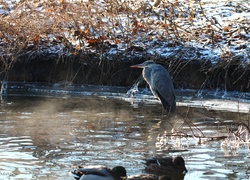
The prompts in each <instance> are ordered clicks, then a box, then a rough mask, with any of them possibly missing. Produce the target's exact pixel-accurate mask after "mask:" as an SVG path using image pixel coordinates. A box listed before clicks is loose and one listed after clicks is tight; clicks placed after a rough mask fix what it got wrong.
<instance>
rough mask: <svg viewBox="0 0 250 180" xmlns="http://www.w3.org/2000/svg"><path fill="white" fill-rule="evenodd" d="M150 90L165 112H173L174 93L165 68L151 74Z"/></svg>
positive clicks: (174, 103)
mask: <svg viewBox="0 0 250 180" xmlns="http://www.w3.org/2000/svg"><path fill="white" fill-rule="evenodd" d="M152 77H153V79H154V80H153V81H151V90H152V92H153V94H154V95H155V96H157V97H158V98H159V99H160V100H161V102H162V105H163V107H164V108H165V109H166V110H167V111H175V108H176V102H175V93H174V86H173V82H172V79H171V77H170V75H169V73H168V72H167V70H166V69H165V68H163V69H158V70H157V71H155V72H154V73H153V74H152Z"/></svg>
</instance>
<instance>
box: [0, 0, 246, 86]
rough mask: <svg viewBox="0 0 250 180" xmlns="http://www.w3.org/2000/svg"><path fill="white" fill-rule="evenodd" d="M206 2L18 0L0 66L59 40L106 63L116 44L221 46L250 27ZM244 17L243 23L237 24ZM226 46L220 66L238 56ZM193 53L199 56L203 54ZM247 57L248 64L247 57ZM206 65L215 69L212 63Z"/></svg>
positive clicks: (3, 26) (5, 21)
mask: <svg viewBox="0 0 250 180" xmlns="http://www.w3.org/2000/svg"><path fill="white" fill-rule="evenodd" d="M2 4H3V7H2V9H9V5H8V4H6V3H4V2H2ZM203 5H204V4H202V2H201V1H178V0H175V1H170V0H162V1H156V2H155V3H152V2H151V1H134V0H129V1H122V0H115V1H113V0H105V1H104V0H103V1H90V0H89V1H86V0H85V1H83V2H80V1H69V0H68V1H67V0H60V1H59V0H57V1H49V0H48V1H29V0H22V1H20V3H18V4H14V7H12V8H11V9H12V11H11V13H9V14H6V15H2V17H1V21H0V41H1V43H0V54H1V56H0V57H1V62H2V64H3V65H2V67H3V68H2V70H1V71H2V72H4V73H6V71H8V69H9V68H10V67H11V66H12V64H13V62H15V61H16V60H18V59H19V58H18V57H19V56H20V55H22V54H24V53H27V52H31V51H36V52H37V51H38V52H39V51H40V50H42V49H46V48H47V49H49V48H51V47H53V46H55V45H59V46H60V47H61V49H59V50H60V53H62V54H63V53H64V54H72V55H75V56H76V55H79V53H84V54H88V53H94V54H95V56H97V57H99V58H98V59H99V65H101V64H102V62H103V59H104V56H105V55H104V54H105V53H106V52H109V51H110V49H111V48H116V51H115V52H116V53H119V52H121V54H124V53H125V54H126V53H127V54H128V53H130V54H131V55H133V54H136V53H138V52H139V53H142V54H143V52H146V50H152V51H154V49H155V47H158V48H159V47H161V46H162V45H163V44H164V45H165V47H166V46H167V47H174V46H178V45H179V44H183V43H186V42H196V43H200V44H204V46H210V47H213V46H214V47H218V46H221V45H220V44H227V43H228V45H229V44H230V43H232V42H233V41H230V42H229V41H228V39H231V40H232V39H233V38H238V39H242V38H243V37H241V33H243V32H244V33H245V32H248V30H249V22H248V21H247V19H240V20H238V21H236V22H231V21H229V22H228V24H230V26H229V25H226V24H218V23H217V21H216V19H214V18H213V17H209V16H207V14H206V11H205V10H204V9H203ZM242 7H243V6H242ZM201 19H203V20H202V21H201V22H200V24H197V23H196V22H197V20H201ZM239 23H241V24H243V25H242V26H241V25H239V26H237V27H236V28H232V27H233V26H235V25H238V24H239ZM224 42H225V43H224ZM166 44H169V45H166ZM190 48H192V47H190ZM188 51H189V50H187V51H185V52H181V53H182V54H178V56H180V58H179V59H180V60H182V57H183V56H184V55H186V54H187V53H189V52H188ZM224 52H225V53H224ZM224 52H223V51H222V54H221V57H219V58H220V59H222V60H223V61H222V62H224V63H219V64H218V67H220V66H221V65H226V66H228V65H230V64H231V63H232V60H230V59H232V58H233V57H235V54H233V53H231V52H229V53H228V51H224ZM183 53H184V55H183ZM197 54H198V53H197ZM31 55H32V56H34V55H35V54H32V53H31ZM182 55H183V56H182ZM150 56H152V55H150ZM86 57H87V56H86ZM31 58H32V57H31ZM149 58H153V59H155V60H156V59H159V58H161V55H160V54H157V52H155V55H153V57H149ZM194 58H196V59H197V58H199V55H197V56H196V55H195V57H194ZM246 58H247V57H246ZM106 59H107V58H106ZM187 63H189V62H188V61H187V62H185V63H184V66H185V64H187ZM243 63H244V65H245V66H246V67H248V61H243ZM240 64H241V63H240ZM173 65H174V66H172V67H170V68H171V69H175V70H173V71H178V72H175V74H177V75H178V74H179V72H180V70H181V69H182V68H183V66H182V65H180V64H175V63H173ZM204 71H209V72H212V71H210V69H205V70H204ZM170 72H171V71H170ZM236 82H237V80H236Z"/></svg>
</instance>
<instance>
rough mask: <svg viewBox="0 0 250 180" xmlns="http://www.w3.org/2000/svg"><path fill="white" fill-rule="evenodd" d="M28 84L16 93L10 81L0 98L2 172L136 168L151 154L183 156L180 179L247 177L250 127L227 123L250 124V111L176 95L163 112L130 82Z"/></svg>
mask: <svg viewBox="0 0 250 180" xmlns="http://www.w3.org/2000/svg"><path fill="white" fill-rule="evenodd" d="M32 88H33V89H32ZM52 88H55V87H54V86H52ZM77 88H78V87H77ZM27 89H28V91H22V92H23V93H20V91H19V92H18V93H19V94H18V93H14V92H15V91H14V88H13V90H10V91H9V95H10V96H8V97H7V98H6V99H5V100H3V101H2V102H1V104H0V152H1V153H0V179H69V180H70V179H73V177H71V176H70V174H69V172H70V171H71V170H72V166H77V165H105V166H108V167H113V166H116V165H122V166H124V167H126V169H127V171H128V174H129V175H132V174H139V173H145V172H144V165H143V163H142V162H143V159H145V158H147V157H151V156H153V155H155V154H163V155H167V156H168V155H170V156H172V155H181V156H183V157H184V159H185V160H186V167H187V169H188V170H189V172H188V173H187V174H186V176H185V178H184V179H190V180H191V179H248V178H249V167H248V164H249V161H250V160H249V144H248V141H247V137H245V136H247V134H248V133H247V132H246V131H245V129H244V127H241V129H239V128H240V126H239V124H236V125H235V124H232V123H231V122H244V123H246V124H247V123H249V116H248V113H239V112H229V111H218V110H215V109H208V108H207V106H206V107H204V106H197V107H185V106H180V105H181V103H186V102H184V101H182V102H181V101H179V102H178V103H179V106H178V112H177V113H175V114H173V115H171V116H165V117H164V116H163V114H162V107H161V104H160V103H159V102H158V101H157V100H155V99H154V98H153V97H152V96H150V94H144V95H142V96H141V97H142V98H138V96H140V95H138V94H137V95H136V97H132V98H133V99H131V98H130V99H129V97H127V96H125V95H124V94H126V92H127V90H128V89H122V88H118V89H115V88H114V89H112V90H111V91H110V90H109V89H107V88H106V87H99V92H98V90H96V89H95V90H92V91H91V88H90V89H89V90H88V91H87V92H92V94H91V95H82V94H81V92H82V91H81V88H78V89H75V88H73V87H72V89H71V91H72V92H75V93H67V92H69V89H65V88H64V94H62V93H61V92H60V91H56V90H54V91H53V93H52V92H51V91H52V90H51V89H48V88H47V87H46V88H45V87H44V88H41V87H40V88H37V87H31V86H29V87H28V88H27ZM55 89H58V86H57V87H56V88H55ZM61 89H62V88H61ZM103 91H104V93H102V92H103ZM16 92H17V91H16ZM48 92H49V93H48ZM93 94H94V95H93ZM96 94H98V96H97V95H96ZM112 94H113V97H112V96H111V95H112ZM177 96H178V98H179V99H181V97H182V96H179V92H178V94H177ZM145 98H146V99H145ZM191 100H192V101H194V100H193V99H191V98H190V101H191ZM230 101H231V104H232V103H233V102H234V103H237V101H233V100H230ZM200 102H202V99H200ZM204 102H205V100H204V101H203V105H204V104H205V103H204ZM209 102H214V104H216V103H220V104H223V103H225V100H223V99H217V100H216V101H214V100H213V99H210V100H209ZM238 104H239V103H238ZM242 104H243V105H244V107H247V106H248V102H240V105H242ZM243 105H242V107H243ZM211 107H212V106H211ZM227 123H228V124H227ZM230 123H231V124H230ZM236 131H237V132H238V133H240V135H241V137H242V139H244V140H245V142H239V141H236V140H235V139H237V137H234V136H232V133H230V132H236ZM180 132H183V134H182V135H180V134H178V133H180ZM202 133H203V135H204V138H198V137H202ZM174 134H175V135H176V136H173V135H174ZM186 135H192V136H186ZM212 137H216V138H217V139H216V138H214V139H213V138H212ZM220 137H226V138H222V139H221V138H220ZM227 139H228V142H227V141H226V140H227ZM234 143H235V144H234ZM237 143H238V144H237Z"/></svg>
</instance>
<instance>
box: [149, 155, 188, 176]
mask: <svg viewBox="0 0 250 180" xmlns="http://www.w3.org/2000/svg"><path fill="white" fill-rule="evenodd" d="M144 164H145V165H146V167H145V170H146V172H149V173H153V174H157V175H168V174H172V173H175V174H184V175H185V174H186V173H187V172H188V170H187V168H186V166H185V161H184V159H183V157H181V156H176V157H162V156H155V157H152V158H148V159H145V163H144Z"/></svg>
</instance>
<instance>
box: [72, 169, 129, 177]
mask: <svg viewBox="0 0 250 180" xmlns="http://www.w3.org/2000/svg"><path fill="white" fill-rule="evenodd" d="M71 173H72V175H73V177H74V178H75V179H76V180H126V179H127V172H126V169H125V168H124V167H123V166H116V167H114V168H113V169H110V168H107V167H92V168H91V167H82V166H78V168H77V169H76V170H73V171H71Z"/></svg>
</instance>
